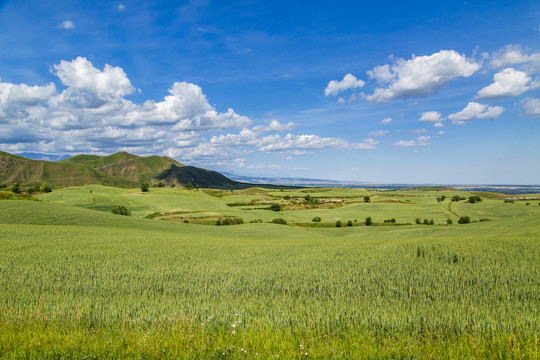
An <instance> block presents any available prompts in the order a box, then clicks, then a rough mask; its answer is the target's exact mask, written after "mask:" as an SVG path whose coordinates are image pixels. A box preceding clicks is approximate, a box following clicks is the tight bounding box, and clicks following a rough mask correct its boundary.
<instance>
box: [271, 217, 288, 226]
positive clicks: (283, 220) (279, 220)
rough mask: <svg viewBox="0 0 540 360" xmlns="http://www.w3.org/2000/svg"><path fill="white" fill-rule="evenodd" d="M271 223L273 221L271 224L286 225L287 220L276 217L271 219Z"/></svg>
mask: <svg viewBox="0 0 540 360" xmlns="http://www.w3.org/2000/svg"><path fill="white" fill-rule="evenodd" d="M272 223H273V224H281V225H287V220H285V219H281V218H277V219H274V220H272Z"/></svg>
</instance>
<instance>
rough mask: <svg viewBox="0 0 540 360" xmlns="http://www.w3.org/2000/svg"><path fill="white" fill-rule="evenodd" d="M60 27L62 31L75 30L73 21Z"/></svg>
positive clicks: (68, 21)
mask: <svg viewBox="0 0 540 360" xmlns="http://www.w3.org/2000/svg"><path fill="white" fill-rule="evenodd" d="M58 27H59V28H61V29H66V30H73V29H75V24H74V23H73V21H71V20H66V21H64V22H63V23H61V24H60V25H58Z"/></svg>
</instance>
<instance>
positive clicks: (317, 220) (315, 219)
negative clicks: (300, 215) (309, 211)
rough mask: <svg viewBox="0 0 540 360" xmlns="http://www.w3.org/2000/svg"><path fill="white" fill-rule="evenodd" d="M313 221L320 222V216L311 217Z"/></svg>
mask: <svg viewBox="0 0 540 360" xmlns="http://www.w3.org/2000/svg"><path fill="white" fill-rule="evenodd" d="M311 221H313V222H321V218H320V217H318V216H315V217H314V218H313V219H311Z"/></svg>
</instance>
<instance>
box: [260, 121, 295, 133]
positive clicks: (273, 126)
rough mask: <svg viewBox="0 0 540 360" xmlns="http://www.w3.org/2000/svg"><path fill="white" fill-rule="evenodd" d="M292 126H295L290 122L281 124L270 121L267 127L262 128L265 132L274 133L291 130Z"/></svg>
mask: <svg viewBox="0 0 540 360" xmlns="http://www.w3.org/2000/svg"><path fill="white" fill-rule="evenodd" d="M294 125H296V124H295V123H293V122H292V121H289V122H288V123H287V124H282V123H280V122H279V121H277V120H272V121H271V122H270V124H269V125H268V126H267V127H265V128H263V131H267V132H271V131H276V132H282V131H290V130H292V129H293V127H294Z"/></svg>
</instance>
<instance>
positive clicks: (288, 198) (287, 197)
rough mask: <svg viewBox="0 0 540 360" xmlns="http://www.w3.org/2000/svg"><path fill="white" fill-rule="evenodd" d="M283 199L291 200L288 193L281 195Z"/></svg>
mask: <svg viewBox="0 0 540 360" xmlns="http://www.w3.org/2000/svg"><path fill="white" fill-rule="evenodd" d="M283 199H285V200H291V197H290V196H289V195H285V196H284V197H283Z"/></svg>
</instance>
